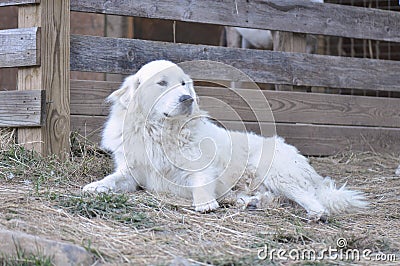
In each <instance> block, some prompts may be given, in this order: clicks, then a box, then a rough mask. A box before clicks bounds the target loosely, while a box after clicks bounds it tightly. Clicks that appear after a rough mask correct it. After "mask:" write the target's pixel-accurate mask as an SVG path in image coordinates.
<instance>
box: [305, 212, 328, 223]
mask: <svg viewBox="0 0 400 266" xmlns="http://www.w3.org/2000/svg"><path fill="white" fill-rule="evenodd" d="M307 218H308V222H309V223H320V222H321V223H328V214H327V213H326V212H318V213H312V214H311V213H308V217H307Z"/></svg>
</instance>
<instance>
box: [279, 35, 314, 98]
mask: <svg viewBox="0 0 400 266" xmlns="http://www.w3.org/2000/svg"><path fill="white" fill-rule="evenodd" d="M272 36H273V42H274V44H273V50H274V51H282V52H295V53H305V52H306V50H307V48H306V46H307V41H306V34H301V33H293V32H283V31H275V32H273V35H272ZM275 88H276V90H277V91H292V90H293V86H288V85H276V86H275Z"/></svg>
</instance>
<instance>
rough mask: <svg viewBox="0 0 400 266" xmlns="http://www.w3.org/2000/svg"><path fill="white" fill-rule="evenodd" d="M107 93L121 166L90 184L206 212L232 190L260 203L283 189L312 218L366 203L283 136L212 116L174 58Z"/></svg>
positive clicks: (109, 134) (107, 136) (110, 134)
mask: <svg viewBox="0 0 400 266" xmlns="http://www.w3.org/2000/svg"><path fill="white" fill-rule="evenodd" d="M108 100H109V101H110V102H111V103H112V104H113V105H112V108H111V113H110V116H109V119H108V121H107V123H106V125H105V129H104V132H103V140H102V146H103V147H104V148H105V149H107V150H110V151H111V152H112V153H113V156H114V161H115V166H116V169H115V172H114V173H113V174H111V175H109V176H107V177H105V178H104V179H102V180H100V181H97V182H93V183H91V184H88V185H86V186H85V187H84V188H83V190H84V191H87V192H108V191H120V192H121V191H125V192H127V191H135V190H137V189H138V188H139V187H142V188H144V189H147V190H149V191H155V192H167V193H173V194H174V195H178V196H181V197H185V198H188V199H190V200H192V201H193V205H194V207H195V209H196V211H200V212H205V211H210V210H214V209H216V208H218V207H219V204H218V202H217V200H218V199H220V198H221V197H222V196H224V195H225V194H226V193H228V192H230V193H233V194H234V195H236V197H237V199H238V201H243V202H244V203H245V204H247V205H248V204H256V206H257V207H258V206H259V205H260V204H262V203H265V202H268V201H269V200H271V199H272V198H274V197H280V196H284V197H286V198H288V199H290V200H293V201H295V202H297V203H298V204H300V205H301V206H302V207H304V208H305V209H306V211H307V213H308V215H309V217H310V218H311V219H320V218H321V217H323V218H325V217H326V215H329V214H333V213H338V212H346V211H347V212H349V211H354V210H356V209H360V208H364V207H366V206H367V202H366V201H365V199H364V196H363V194H362V193H360V192H357V191H352V190H348V189H346V188H345V187H344V186H342V187H341V188H340V189H336V188H335V185H334V182H333V181H332V180H331V179H330V178H323V177H321V176H320V175H319V174H317V173H316V171H315V170H314V169H313V168H312V167H311V165H310V164H309V163H308V160H307V159H306V158H305V157H304V156H302V155H300V154H299V152H298V150H297V149H296V148H295V147H293V146H291V145H288V144H286V143H285V142H284V140H283V139H282V138H280V137H278V136H275V137H270V138H264V137H261V136H258V135H255V134H252V133H242V132H235V131H228V130H225V129H223V128H222V127H218V126H216V125H215V124H213V123H212V122H210V121H209V120H208V119H207V116H206V113H205V112H203V111H201V110H200V109H199V107H198V102H197V97H196V94H195V91H194V89H193V82H192V80H191V79H190V77H189V76H188V75H186V74H185V73H184V72H183V70H182V69H181V68H179V67H178V66H177V65H175V64H173V63H171V62H169V61H164V60H160V61H154V62H150V63H148V64H146V65H145V66H143V67H142V68H141V69H140V70H139V71H138V72H137V73H136V74H135V75H132V76H129V77H128V78H127V79H126V80H125V82H124V83H123V84H122V86H121V88H120V89H118V90H117V91H115V92H113V93H112V94H111V95H110V96H109V97H108Z"/></svg>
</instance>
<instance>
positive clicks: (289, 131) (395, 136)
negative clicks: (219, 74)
mask: <svg viewBox="0 0 400 266" xmlns="http://www.w3.org/2000/svg"><path fill="white" fill-rule="evenodd" d="M105 121H106V117H105V116H80V115H72V116H71V125H72V130H73V131H77V132H79V133H80V134H82V135H83V136H86V137H87V138H88V139H89V140H92V141H95V142H98V141H99V140H100V136H101V131H102V128H103V125H104V122H105ZM223 124H224V125H225V126H226V127H227V128H229V129H234V130H237V129H241V128H242V126H241V125H240V124H239V123H238V122H233V121H226V122H223ZM245 126H246V127H247V129H248V130H249V131H252V132H256V133H258V132H259V128H263V129H266V131H268V132H271V130H270V129H271V128H272V127H271V124H268V123H261V125H260V126H259V125H257V124H256V123H252V122H246V123H245ZM276 128H277V133H278V135H280V136H282V137H284V138H285V139H286V141H287V142H288V143H289V144H292V145H295V146H296V147H297V148H298V149H299V150H300V152H301V153H303V154H305V155H334V154H336V153H338V152H342V151H348V150H352V151H373V152H395V153H398V151H399V150H400V130H399V129H398V128H373V127H351V126H324V125H306V124H280V123H278V124H276Z"/></svg>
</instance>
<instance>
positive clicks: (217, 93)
mask: <svg viewBox="0 0 400 266" xmlns="http://www.w3.org/2000/svg"><path fill="white" fill-rule="evenodd" d="M119 86H120V83H119V82H107V81H87V80H71V114H76V115H95V116H98V115H103V116H105V115H108V112H109V105H107V104H106V103H105V101H104V100H105V98H106V97H107V96H108V95H110V94H111V93H112V92H113V91H114V90H116V89H118V87H119ZM196 91H197V94H198V95H199V97H200V105H201V107H202V108H203V109H205V110H207V111H208V112H209V114H210V116H212V117H214V118H216V119H218V120H228V121H233V120H235V119H237V118H238V116H237V115H236V114H235V113H233V112H229V109H228V108H227V106H229V107H231V108H232V109H233V110H234V111H235V112H237V114H238V115H239V116H240V119H241V120H243V121H247V122H250V121H257V120H258V121H260V122H271V116H269V113H268V110H267V109H268V104H267V103H266V101H268V103H269V106H270V107H271V110H272V112H273V116H274V119H275V121H277V122H284V123H308V124H332V125H350V126H379V127H400V99H396V98H380V97H366V96H348V95H333V94H319V93H301V92H277V91H257V90H251V89H236V90H235V91H233V90H228V89H224V88H211V87H196ZM215 99H217V100H219V101H221V102H223V103H225V105H222V104H221V102H216V101H215ZM250 107H251V109H250ZM255 114H257V115H258V117H257V118H256V116H255Z"/></svg>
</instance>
